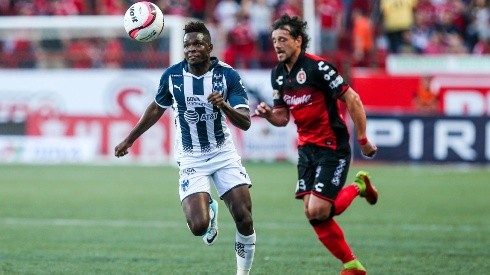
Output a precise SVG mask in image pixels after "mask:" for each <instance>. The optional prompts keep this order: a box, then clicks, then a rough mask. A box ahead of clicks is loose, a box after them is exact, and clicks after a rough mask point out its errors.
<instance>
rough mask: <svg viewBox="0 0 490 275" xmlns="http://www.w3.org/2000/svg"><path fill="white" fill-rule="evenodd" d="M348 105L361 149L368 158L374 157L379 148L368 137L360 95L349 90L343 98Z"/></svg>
mask: <svg viewBox="0 0 490 275" xmlns="http://www.w3.org/2000/svg"><path fill="white" fill-rule="evenodd" d="M341 100H342V101H344V102H345V103H346V105H347V111H348V112H349V115H350V117H351V119H352V122H354V127H355V130H356V135H357V139H358V140H359V144H360V147H361V152H362V154H363V155H365V156H367V157H374V155H375V154H376V152H377V151H378V148H377V147H376V145H374V144H372V143H371V142H370V141H369V140H368V138H367V135H366V111H365V110H364V106H363V105H362V102H361V98H360V97H359V95H358V94H357V93H356V92H355V91H354V90H352V88H349V90H347V92H346V93H345V94H344V95H343V96H342V97H341Z"/></svg>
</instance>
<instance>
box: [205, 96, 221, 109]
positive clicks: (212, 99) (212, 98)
mask: <svg viewBox="0 0 490 275" xmlns="http://www.w3.org/2000/svg"><path fill="white" fill-rule="evenodd" d="M208 102H209V103H211V104H213V105H214V106H216V107H218V108H219V109H221V108H223V107H224V105H225V100H224V99H223V95H222V94H221V93H218V92H212V93H211V94H209V96H208Z"/></svg>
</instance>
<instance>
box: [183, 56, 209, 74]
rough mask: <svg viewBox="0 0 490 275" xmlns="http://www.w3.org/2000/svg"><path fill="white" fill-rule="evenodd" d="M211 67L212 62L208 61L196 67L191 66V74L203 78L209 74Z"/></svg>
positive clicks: (195, 65)
mask: <svg viewBox="0 0 490 275" xmlns="http://www.w3.org/2000/svg"><path fill="white" fill-rule="evenodd" d="M210 67H211V61H210V60H208V61H206V62H202V63H199V64H194V65H190V64H189V67H188V68H189V73H191V74H193V75H195V76H201V75H204V74H205V73H207V72H208V71H209V68H210Z"/></svg>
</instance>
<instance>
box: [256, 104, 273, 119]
mask: <svg viewBox="0 0 490 275" xmlns="http://www.w3.org/2000/svg"><path fill="white" fill-rule="evenodd" d="M271 113H272V109H271V107H270V106H269V105H267V104H266V103H265V102H260V104H259V105H257V108H256V109H255V112H254V114H253V115H252V116H259V117H264V118H266V117H268V116H270V114H271Z"/></svg>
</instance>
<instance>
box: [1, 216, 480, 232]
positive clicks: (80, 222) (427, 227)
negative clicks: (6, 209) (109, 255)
mask: <svg viewBox="0 0 490 275" xmlns="http://www.w3.org/2000/svg"><path fill="white" fill-rule="evenodd" d="M256 223H257V225H256V227H257V228H263V229H284V228H289V229H309V226H308V225H307V224H306V222H305V223H304V224H302V223H296V222H256ZM0 224H3V225H10V226H18V225H28V226H84V227H96V226H99V227H104V226H105V227H122V228H123V227H145V228H180V227H185V223H184V222H174V221H138V220H88V219H43V218H14V217H6V218H0ZM222 225H224V226H225V227H230V228H232V227H234V224H232V223H231V222H230V223H229V224H222ZM344 226H345V227H346V228H347V227H348V228H350V229H361V228H365V227H366V226H369V227H370V228H376V227H383V228H384V229H386V228H389V229H390V230H404V231H440V232H449V231H457V232H490V224H480V225H477V224H474V225H472V224H461V225H451V224H381V225H377V224H369V225H367V224H362V225H359V224H355V223H344Z"/></svg>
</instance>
